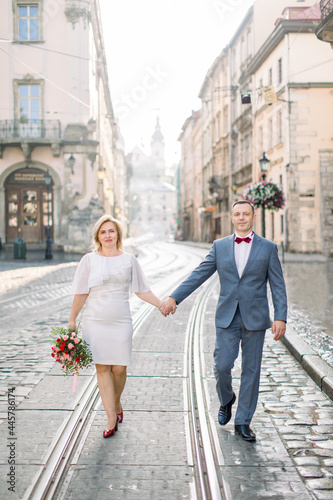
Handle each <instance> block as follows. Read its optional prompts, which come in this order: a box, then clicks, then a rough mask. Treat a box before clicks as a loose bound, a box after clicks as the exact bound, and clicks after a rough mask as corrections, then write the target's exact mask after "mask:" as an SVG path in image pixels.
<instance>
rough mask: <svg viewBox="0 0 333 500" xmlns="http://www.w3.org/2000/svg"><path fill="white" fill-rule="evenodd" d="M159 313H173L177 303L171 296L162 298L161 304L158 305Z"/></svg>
mask: <svg viewBox="0 0 333 500" xmlns="http://www.w3.org/2000/svg"><path fill="white" fill-rule="evenodd" d="M159 309H160V311H161V313H162V314H163V316H165V317H166V316H169V314H170V313H171V314H175V312H176V309H177V304H176V301H175V299H174V298H173V297H169V298H168V299H166V300H164V301H163V302H162V304H161V305H160V307H159Z"/></svg>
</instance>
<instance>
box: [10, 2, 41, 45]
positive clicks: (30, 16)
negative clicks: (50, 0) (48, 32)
mask: <svg viewBox="0 0 333 500" xmlns="http://www.w3.org/2000/svg"><path fill="white" fill-rule="evenodd" d="M12 3H13V13H14V15H13V27H14V30H13V31H14V40H16V41H18V42H40V41H41V40H42V38H43V37H42V27H43V3H44V0H12Z"/></svg>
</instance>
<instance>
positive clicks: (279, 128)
mask: <svg viewBox="0 0 333 500" xmlns="http://www.w3.org/2000/svg"><path fill="white" fill-rule="evenodd" d="M319 22H320V8H319V4H317V5H315V6H314V7H311V8H301V7H293V8H286V9H284V11H283V12H282V15H281V17H280V18H279V19H278V20H277V22H276V25H275V29H274V30H273V32H272V33H271V35H270V37H269V38H268V39H267V40H266V42H265V43H264V44H263V45H262V47H261V48H260V50H259V51H258V52H257V54H256V55H255V57H254V58H253V59H252V61H251V62H250V64H249V67H248V71H249V72H251V73H252V74H253V82H252V83H253V89H261V88H262V87H263V86H264V87H265V86H267V85H269V84H272V85H273V88H274V91H275V93H276V96H277V99H276V101H275V102H273V103H271V104H267V103H265V102H264V99H263V95H262V92H261V91H260V90H257V91H255V90H254V92H252V97H253V99H252V101H253V104H252V106H253V117H254V119H253V124H254V127H253V134H254V149H253V151H254V155H253V166H254V169H253V179H254V180H259V179H260V168H259V161H258V160H259V159H260V157H261V156H262V154H263V152H265V153H266V157H267V158H268V159H269V160H270V168H269V171H268V175H267V178H268V179H271V180H272V181H273V182H275V183H277V184H280V185H282V187H283V190H284V193H285V195H286V207H285V209H284V210H279V211H278V212H271V213H267V211H266V228H267V231H266V234H267V236H268V237H269V238H271V239H273V240H274V241H276V242H277V243H278V244H280V243H284V244H285V246H286V247H287V249H288V250H290V251H294V252H323V253H324V254H326V255H328V254H330V253H331V252H332V248H330V247H332V237H333V220H332V216H331V214H332V209H333V197H332V194H331V193H332V187H333V184H332V182H333V165H332V153H333V136H332V133H333V132H332V130H333V113H327V112H326V110H327V109H333V94H332V91H333V82H332V78H331V76H332V75H333V58H332V51H331V48H330V46H329V45H328V44H322V43H321V42H320V41H319V40H318V39H317V38H316V35H315V30H316V27H317V26H318V23H319ZM305 54H306V57H305ZM330 162H331V166H329V164H330ZM329 234H330V236H329Z"/></svg>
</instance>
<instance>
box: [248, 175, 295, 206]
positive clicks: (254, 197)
mask: <svg viewBox="0 0 333 500" xmlns="http://www.w3.org/2000/svg"><path fill="white" fill-rule="evenodd" d="M243 198H244V200H247V201H250V202H251V203H253V205H254V206H255V207H256V208H257V207H262V206H264V207H265V208H267V209H268V210H279V209H280V208H283V207H284V204H285V199H284V194H283V191H282V189H281V188H280V186H278V185H277V184H274V182H271V181H268V182H266V181H262V182H255V183H254V184H249V185H248V186H246V188H245V189H244V192H243Z"/></svg>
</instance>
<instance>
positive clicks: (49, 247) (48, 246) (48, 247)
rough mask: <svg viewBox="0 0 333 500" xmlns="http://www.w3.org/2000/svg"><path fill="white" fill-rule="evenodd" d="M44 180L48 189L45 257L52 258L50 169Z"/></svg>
mask: <svg viewBox="0 0 333 500" xmlns="http://www.w3.org/2000/svg"><path fill="white" fill-rule="evenodd" d="M44 180H45V184H46V190H47V227H46V229H45V233H46V250H45V259H52V258H53V255H52V241H51V228H50V186H51V183H52V177H51V175H50V174H49V171H47V172H46V174H45V175H44Z"/></svg>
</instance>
